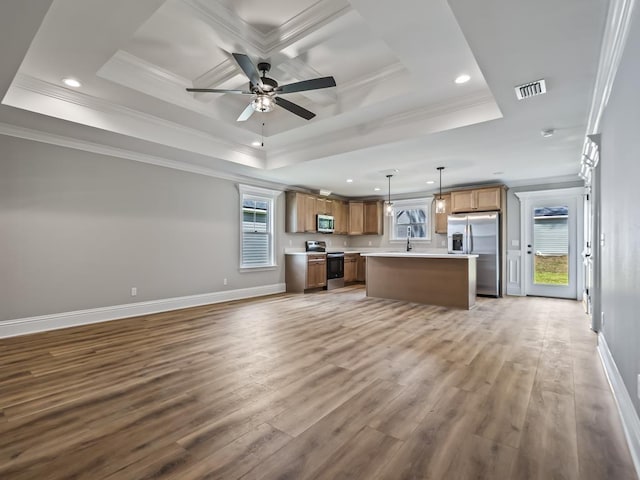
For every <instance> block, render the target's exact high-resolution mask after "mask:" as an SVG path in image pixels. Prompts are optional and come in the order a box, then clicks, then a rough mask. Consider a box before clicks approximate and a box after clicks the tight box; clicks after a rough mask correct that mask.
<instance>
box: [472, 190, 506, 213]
mask: <svg viewBox="0 0 640 480" xmlns="http://www.w3.org/2000/svg"><path fill="white" fill-rule="evenodd" d="M475 192H476V210H483V211H488V210H500V188H499V187H496V188H483V189H481V190H475Z"/></svg>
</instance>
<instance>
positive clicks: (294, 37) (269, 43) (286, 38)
mask: <svg viewBox="0 0 640 480" xmlns="http://www.w3.org/2000/svg"><path fill="white" fill-rule="evenodd" d="M352 9H353V8H352V7H351V5H350V4H349V2H347V1H345V0H324V1H322V2H316V3H314V4H313V5H311V6H310V7H309V8H307V9H305V10H303V11H302V12H300V13H299V14H297V15H296V16H294V17H292V18H290V19H289V20H287V21H286V22H284V23H283V24H282V25H280V26H279V27H277V28H274V29H273V30H272V31H271V32H269V33H268V34H267V35H265V36H264V40H263V42H262V44H263V45H264V50H265V53H266V54H267V56H268V55H269V54H273V52H275V51H280V50H282V49H284V48H285V47H287V46H289V45H291V44H293V43H295V42H296V41H298V40H299V39H300V38H302V37H304V36H306V35H308V34H309V33H311V32H313V31H316V30H318V29H319V28H322V27H324V26H325V25H328V24H330V23H331V22H333V21H335V20H337V19H338V18H340V17H342V16H343V15H345V14H346V13H348V12H350V11H351V10H352Z"/></svg>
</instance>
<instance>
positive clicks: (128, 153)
mask: <svg viewBox="0 0 640 480" xmlns="http://www.w3.org/2000/svg"><path fill="white" fill-rule="evenodd" d="M0 135H6V136H9V137H16V138H22V139H25V140H32V141H35V142H40V143H47V144H49V145H56V146H58V147H65V148H71V149H74V150H81V151H84V152H90V153H96V154H99V155H106V156H109V157H115V158H122V159H125V160H133V161H135V162H140V163H146V164H149V165H156V166H159V167H165V168H171V169H173V170H180V171H182V172H189V173H195V174H198V175H204V176H207V177H214V178H220V179H222V180H229V181H232V182H242V183H249V184H251V185H255V186H259V187H264V188H269V189H275V190H285V189H286V188H287V186H286V185H283V184H280V183H276V182H269V181H265V180H260V179H256V178H253V177H247V176H244V175H236V174H232V173H227V172H221V171H219V170H216V169H214V168H208V167H202V166H199V165H194V164H191V163H187V162H181V161H178V160H174V159H169V158H164V157H159V156H155V155H148V154H146V153H140V152H136V151H133V150H128V149H124V148H119V147H113V146H110V145H104V144H101V143H96V142H90V141H88V140H81V139H77V138H72V137H68V136H64V135H57V134H54V133H48V132H43V131H41V130H35V129H31V128H26V127H20V126H17V125H11V124H9V123H3V122H0Z"/></svg>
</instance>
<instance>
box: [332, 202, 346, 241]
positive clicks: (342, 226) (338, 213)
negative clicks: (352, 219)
mask: <svg viewBox="0 0 640 480" xmlns="http://www.w3.org/2000/svg"><path fill="white" fill-rule="evenodd" d="M333 218H334V220H335V222H334V225H335V231H334V232H333V233H335V234H338V235H347V234H348V233H349V202H345V201H342V200H333Z"/></svg>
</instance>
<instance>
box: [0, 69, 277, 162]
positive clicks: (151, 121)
mask: <svg viewBox="0 0 640 480" xmlns="http://www.w3.org/2000/svg"><path fill="white" fill-rule="evenodd" d="M14 90H17V91H21V92H22V93H27V94H36V95H42V96H45V97H48V98H50V99H56V100H60V101H63V102H67V103H71V104H74V105H78V106H81V107H84V108H86V109H88V110H90V111H92V112H94V113H96V112H97V113H102V114H105V115H107V118H106V119H105V118H103V117H104V116H100V115H97V116H95V121H94V123H95V124H93V123H91V122H87V121H80V122H79V123H83V124H86V125H89V126H93V127H96V128H100V129H104V130H109V131H114V132H117V133H122V134H125V135H129V136H132V137H135V138H142V139H144V140H147V141H152V142H155V143H159V144H162V145H167V146H170V147H175V148H179V149H182V150H186V151H191V152H193V153H198V154H201V155H205V156H215V157H217V158H220V159H222V160H226V161H229V162H232V163H239V164H242V165H247V166H250V167H254V168H264V166H265V156H264V154H263V153H262V152H259V151H257V150H255V149H253V148H251V147H248V146H245V145H241V144H237V143H233V142H230V141H226V140H224V139H221V138H218V137H213V136H212V135H209V134H208V133H206V132H203V131H201V130H197V129H194V128H190V127H185V126H184V125H181V124H178V123H175V122H172V121H169V120H165V119H162V118H159V117H156V116H154V115H150V114H147V113H142V112H140V111H137V110H133V109H131V108H129V107H125V106H122V105H118V104H115V103H112V102H109V101H107V100H104V99H100V98H97V97H93V96H90V95H87V94H85V93H82V92H77V91H71V90H69V89H66V88H63V87H60V86H58V85H54V84H51V83H48V82H45V81H42V80H39V79H36V78H33V77H31V76H28V75H24V74H18V75H17V76H16V78H15V79H14V82H13V84H12V86H11V90H10V92H11V93H15V92H14ZM5 102H6V98H5ZM7 104H10V105H11V103H7ZM12 106H16V107H18V108H25V107H23V106H22V104H17V105H12ZM35 111H37V112H38V113H46V114H48V115H51V113H50V112H40V111H38V110H37V109H35ZM53 116H56V115H53ZM65 119H67V120H70V121H76V122H77V121H78V120H77V119H74V118H66V117H65ZM110 119H116V120H117V122H115V123H114V122H110V121H108V120H110ZM83 120H85V119H83ZM100 120H102V122H100ZM116 126H117V127H116ZM223 128H224V126H223Z"/></svg>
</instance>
